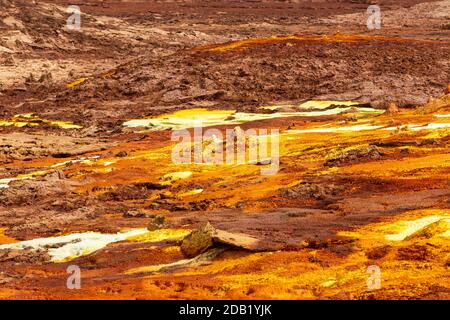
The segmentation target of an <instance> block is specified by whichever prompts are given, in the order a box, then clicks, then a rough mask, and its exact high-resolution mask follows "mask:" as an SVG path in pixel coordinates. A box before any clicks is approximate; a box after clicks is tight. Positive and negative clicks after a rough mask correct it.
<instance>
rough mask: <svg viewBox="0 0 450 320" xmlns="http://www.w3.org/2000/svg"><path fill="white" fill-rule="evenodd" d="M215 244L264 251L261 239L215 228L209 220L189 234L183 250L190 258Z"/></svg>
mask: <svg viewBox="0 0 450 320" xmlns="http://www.w3.org/2000/svg"><path fill="white" fill-rule="evenodd" d="M215 246H231V247H236V248H241V249H245V250H250V251H264V247H263V246H260V241H259V240H258V239H256V238H253V237H250V236H248V235H245V234H239V233H231V232H227V231H223V230H218V229H216V228H214V227H213V226H212V225H211V224H210V223H209V222H207V223H205V224H203V225H202V226H201V227H200V228H198V229H196V230H194V231H192V232H191V233H190V234H189V235H187V236H186V237H185V238H184V239H183V242H182V244H181V252H182V253H183V254H184V255H185V256H186V257H188V258H192V257H195V256H198V255H199V254H202V253H203V252H205V251H207V250H208V249H210V248H212V247H215Z"/></svg>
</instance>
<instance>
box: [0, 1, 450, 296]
mask: <svg viewBox="0 0 450 320" xmlns="http://www.w3.org/2000/svg"><path fill="white" fill-rule="evenodd" d="M71 4H73V3H71V2H70V1H65V0H54V1H39V2H37V1H35V2H32V1H25V0H23V1H22V0H0V6H1V8H2V10H1V12H0V163H1V165H0V266H1V267H0V298H3V299H23V298H25V299H37V298H46V299H61V298H75V299H85V298H94V299H180V298H194V299H195V298H203V299H216V298H230V299H235V298H236V299H449V298H450V278H449V272H448V271H449V267H450V247H449V245H448V237H449V235H450V234H449V233H450V200H449V199H450V183H449V181H450V179H449V178H450V157H449V154H450V152H449V147H450V145H449V143H450V122H449V119H450V116H449V114H450V92H449V90H450V60H449V58H448V57H449V56H450V31H449V30H450V29H449V25H448V21H449V15H450V3H449V2H448V1H420V0H412V1H406V0H404V1H378V2H377V4H378V5H379V6H380V8H381V10H382V17H383V19H382V23H383V24H382V28H381V29H380V30H373V31H369V30H368V29H367V26H366V19H367V13H366V10H367V7H368V5H369V4H370V2H369V1H327V0H322V1H302V0H298V1H244V0H242V1H227V2H223V1H221V2H218V1H194V0H193V1H176V2H172V1H170V2H169V1H146V2H135V1H93V0H92V1H85V2H83V3H82V4H81V3H80V4H79V6H80V9H81V12H82V16H81V18H82V20H81V21H82V24H81V29H80V30H68V29H67V28H66V20H67V18H68V16H69V14H68V13H67V12H66V7H67V6H68V5H71ZM328 100H330V102H329V103H326V102H325V103H324V102H323V101H328ZM318 101H322V102H318ZM349 101H351V102H349ZM349 105H350V106H349ZM306 106H309V107H306ZM193 119H197V120H204V121H210V122H211V127H214V128H216V129H218V130H219V131H218V134H220V133H225V130H226V129H234V131H235V132H236V130H237V129H235V128H236V127H237V126H240V128H242V129H243V130H246V129H278V130H279V131H280V136H279V142H280V163H279V170H278V171H277V173H276V174H274V175H267V176H266V175H262V174H261V169H264V168H268V167H269V166H271V165H274V163H273V161H274V160H273V159H271V160H267V159H257V160H256V161H246V162H245V163H243V164H231V165H223V164H215V165H208V164H199V163H191V164H179V163H178V164H177V163H174V162H173V161H172V157H171V156H172V150H173V147H174V142H173V141H171V134H172V131H173V130H174V129H175V128H186V129H188V130H189V131H190V132H192V131H193V129H192V128H193V126H194V125H193V122H192V121H193ZM215 138H216V139H217V137H215ZM189 147H190V146H189ZM192 148H193V150H194V148H195V146H192ZM202 148H207V146H206V147H205V146H204V145H203V146H202V147H201V149H202ZM203 150H205V149H203ZM192 230H194V232H193V233H191V232H192ZM73 265H76V266H78V267H80V269H81V277H82V285H81V289H79V290H70V289H68V288H67V285H66V284H67V278H68V276H69V274H68V273H67V268H68V267H69V266H73ZM369 266H376V267H377V268H379V270H380V272H381V287H379V288H376V289H374V288H372V287H370V286H369V285H368V279H369V278H370V274H369V273H368V271H367V270H368V267H369Z"/></svg>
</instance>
